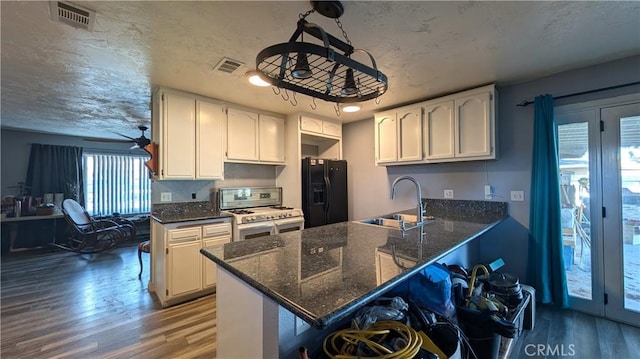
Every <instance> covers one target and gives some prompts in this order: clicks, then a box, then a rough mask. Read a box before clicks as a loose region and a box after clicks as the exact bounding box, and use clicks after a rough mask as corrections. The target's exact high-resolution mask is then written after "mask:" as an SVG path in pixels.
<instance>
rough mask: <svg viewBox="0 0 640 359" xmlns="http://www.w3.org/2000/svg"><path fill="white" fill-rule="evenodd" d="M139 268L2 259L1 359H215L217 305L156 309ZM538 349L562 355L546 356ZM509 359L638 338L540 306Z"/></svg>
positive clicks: (638, 349) (638, 331) (62, 259)
mask: <svg viewBox="0 0 640 359" xmlns="http://www.w3.org/2000/svg"><path fill="white" fill-rule="evenodd" d="M143 260H144V262H145V270H144V272H143V275H142V280H138V270H139V267H138V259H137V248H136V243H129V244H124V245H122V246H121V247H118V248H114V249H113V250H111V251H109V252H107V253H102V254H96V255H93V256H89V255H82V256H81V255H77V254H73V253H68V252H64V251H60V250H56V251H55V252H53V251H50V250H43V251H30V252H20V253H11V254H9V255H6V256H3V257H2V263H1V269H2V270H1V283H0V284H1V288H0V301H1V302H0V305H1V311H0V312H1V313H0V326H1V332H0V340H1V351H0V357H2V358H153V359H162V358H213V357H215V355H216V312H215V295H211V296H207V297H204V298H201V299H197V300H194V301H191V302H188V303H185V304H182V305H178V306H174V307H171V308H167V309H161V308H160V306H159V304H158V303H157V302H156V301H155V300H154V298H153V297H152V296H151V294H150V293H149V292H148V291H147V289H146V286H147V282H148V280H149V271H148V269H149V268H148V263H149V257H148V255H146V254H145V255H143ZM540 344H542V345H543V346H545V348H546V346H547V345H548V346H549V347H550V348H555V347H556V346H557V347H558V348H562V347H563V348H564V352H560V351H557V350H558V349H555V350H556V352H551V350H553V349H545V350H547V352H546V353H542V352H539V351H538V349H537V346H538V345H540ZM531 345H533V346H535V348H534V347H532V346H531ZM571 345H572V347H570V346H571ZM571 348H572V349H571ZM534 349H535V350H534ZM570 350H573V351H570ZM511 353H512V354H511V358H543V357H546V358H560V357H563V358H566V357H574V358H586V359H590V358H594V359H595V358H615V359H626V358H635V357H637V353H640V328H637V327H632V326H628V325H624V324H619V323H616V322H612V321H609V320H605V319H602V318H596V317H592V316H589V315H586V314H582V313H578V312H573V311H557V310H554V309H551V308H547V307H543V306H538V308H537V311H536V323H535V329H534V330H533V331H530V332H525V333H524V334H523V335H522V337H521V338H520V339H519V340H518V341H517V342H516V343H515V344H514V346H513V349H512V351H511ZM572 353H573V355H568V354H572ZM532 354H533V355H532ZM540 354H547V355H546V356H545V355H540ZM563 354H564V355H563ZM292 359H294V358H292Z"/></svg>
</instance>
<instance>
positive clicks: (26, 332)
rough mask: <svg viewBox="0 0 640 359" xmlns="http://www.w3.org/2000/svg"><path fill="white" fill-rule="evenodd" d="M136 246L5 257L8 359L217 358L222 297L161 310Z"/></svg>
mask: <svg viewBox="0 0 640 359" xmlns="http://www.w3.org/2000/svg"><path fill="white" fill-rule="evenodd" d="M136 244H137V243H129V244H127V243H125V244H123V245H122V246H121V247H118V248H114V249H113V250H110V251H109V252H107V253H100V254H95V255H77V254H74V253H68V252H64V251H60V250H56V251H55V252H52V251H50V250H44V251H38V252H20V253H11V254H9V255H6V256H4V257H3V258H2V272H1V280H2V282H1V302H0V304H1V315H0V321H1V322H0V325H1V336H0V338H1V342H2V344H1V352H0V356H1V357H2V358H213V357H215V353H216V332H215V327H216V312H215V295H210V296H207V297H204V298H200V299H197V300H194V301H191V302H189V303H185V304H182V305H178V306H175V307H171V308H167V309H164V310H163V309H161V308H160V305H159V303H157V301H156V300H155V298H154V297H153V296H152V295H151V294H150V293H149V292H148V291H147V289H146V287H147V282H148V281H149V267H148V264H149V257H148V255H146V254H143V261H144V264H145V268H144V272H143V275H142V280H138V271H139V266H138V258H137V247H136Z"/></svg>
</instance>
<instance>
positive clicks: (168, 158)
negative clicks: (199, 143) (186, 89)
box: [160, 93, 196, 179]
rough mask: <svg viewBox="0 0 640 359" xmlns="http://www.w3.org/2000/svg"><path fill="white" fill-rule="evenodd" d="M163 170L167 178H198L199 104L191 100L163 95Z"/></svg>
mask: <svg viewBox="0 0 640 359" xmlns="http://www.w3.org/2000/svg"><path fill="white" fill-rule="evenodd" d="M162 102H163V106H162V107H163V109H164V111H163V114H164V116H163V118H162V128H163V130H164V131H162V132H163V137H162V144H161V145H162V147H161V152H162V154H163V156H162V165H163V166H162V167H161V168H162V171H161V172H160V175H161V177H163V178H165V179H193V178H194V177H195V165H196V161H195V156H196V146H195V142H196V139H195V130H196V106H195V104H196V102H195V99H194V98H192V97H187V96H181V95H177V94H171V93H164V94H163V95H162Z"/></svg>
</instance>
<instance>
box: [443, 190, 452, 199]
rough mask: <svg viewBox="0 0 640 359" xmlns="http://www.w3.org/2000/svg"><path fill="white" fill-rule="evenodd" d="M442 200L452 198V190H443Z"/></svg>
mask: <svg viewBox="0 0 640 359" xmlns="http://www.w3.org/2000/svg"><path fill="white" fill-rule="evenodd" d="M444 198H453V190H452V189H445V190H444Z"/></svg>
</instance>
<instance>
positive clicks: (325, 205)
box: [302, 157, 348, 228]
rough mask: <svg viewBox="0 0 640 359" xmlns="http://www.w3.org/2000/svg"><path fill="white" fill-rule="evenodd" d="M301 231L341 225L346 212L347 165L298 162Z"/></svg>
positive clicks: (334, 161) (319, 161) (346, 217)
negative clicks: (302, 217) (300, 165)
mask: <svg viewBox="0 0 640 359" xmlns="http://www.w3.org/2000/svg"><path fill="white" fill-rule="evenodd" d="M302 211H303V212H304V228H311V227H317V226H323V225H325V224H331V223H338V222H344V221H346V220H347V219H348V209H347V161H342V160H325V159H319V158H309V157H307V158H305V159H303V160H302Z"/></svg>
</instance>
